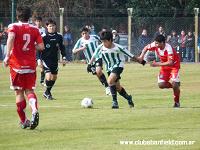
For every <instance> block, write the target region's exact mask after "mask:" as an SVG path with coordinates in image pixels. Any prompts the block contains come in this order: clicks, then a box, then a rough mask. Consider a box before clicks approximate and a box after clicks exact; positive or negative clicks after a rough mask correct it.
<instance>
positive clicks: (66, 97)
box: [0, 64, 200, 150]
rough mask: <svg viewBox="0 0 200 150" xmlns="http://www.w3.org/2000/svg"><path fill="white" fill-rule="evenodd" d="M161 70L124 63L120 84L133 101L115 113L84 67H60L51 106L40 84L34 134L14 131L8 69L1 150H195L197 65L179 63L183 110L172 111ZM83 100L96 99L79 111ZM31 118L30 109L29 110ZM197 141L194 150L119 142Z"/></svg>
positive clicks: (0, 115) (1, 104) (1, 102)
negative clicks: (159, 75)
mask: <svg viewBox="0 0 200 150" xmlns="http://www.w3.org/2000/svg"><path fill="white" fill-rule="evenodd" d="M158 71H159V68H150V67H149V66H145V67H142V66H141V65H139V64H126V66H125V70H124V72H123V74H122V79H121V83H122V85H124V87H125V88H126V90H127V91H128V93H131V94H132V95H133V97H134V101H135V108H134V109H130V108H129V107H128V105H127V103H126V101H125V100H124V99H122V98H121V97H120V96H119V106H120V109H119V110H112V109H111V97H109V96H106V95H105V91H104V89H103V87H102V86H101V85H100V83H99V82H98V81H97V78H96V77H95V76H92V75H90V74H88V73H87V72H86V65H84V64H68V65H66V67H62V66H61V67H60V70H59V75H58V80H57V82H56V85H55V86H54V88H53V90H52V94H53V96H54V97H55V98H56V100H55V101H46V100H44V99H43V97H42V94H43V90H44V89H43V87H41V86H40V85H38V87H37V90H36V93H37V95H38V99H39V105H40V108H39V111H40V124H39V126H38V128H37V129H35V130H33V131H31V130H23V129H21V128H19V126H18V122H19V119H18V116H17V113H16V107H15V97H14V93H13V91H11V90H10V89H9V74H8V69H5V68H2V67H1V69H0V121H1V123H0V150H11V149H13V150H27V149H29V150H48V149H49V150H133V149H134V150H137V149H139V150H144V149H145V150H159V149H162V150H163V149H164V150H168V149H169V150H174V149H175V150H176V149H179V150H199V149H200V64H182V69H181V81H182V82H181V108H180V109H174V108H172V106H173V100H172V99H173V97H172V90H161V89H159V88H158V87H157V73H158ZM84 97H91V98H92V99H93V100H94V108H93V109H83V108H81V107H80V101H81V99H83V98H84ZM27 108H28V109H27V111H26V112H27V114H28V115H29V116H30V109H29V107H27ZM138 140H140V141H142V140H145V141H151V140H152V141H161V140H164V141H168V140H171V141H173V140H174V141H187V142H189V141H195V142H194V144H192V145H136V144H120V141H130V142H131V141H133V142H134V141H138Z"/></svg>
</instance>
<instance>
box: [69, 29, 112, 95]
mask: <svg viewBox="0 0 200 150" xmlns="http://www.w3.org/2000/svg"><path fill="white" fill-rule="evenodd" d="M81 36H82V37H81V38H80V39H79V40H78V41H77V42H76V44H75V46H74V48H73V50H72V51H73V53H77V52H79V51H83V54H84V56H85V58H86V61H87V63H89V61H90V59H91V58H92V55H93V53H94V51H95V49H96V48H97V46H98V45H99V44H100V43H101V41H100V39H99V37H98V36H96V35H89V29H88V28H86V27H83V28H82V29H81ZM102 66H103V63H102V58H100V57H99V58H98V59H96V60H95V61H94V62H93V63H92V64H91V65H90V67H89V68H87V71H88V73H89V72H92V74H93V75H96V76H97V77H98V79H99V80H100V82H101V83H102V84H103V85H104V86H105V90H106V94H107V95H110V88H109V86H108V82H107V80H106V77H105V75H104V73H103V71H102V70H103V68H102Z"/></svg>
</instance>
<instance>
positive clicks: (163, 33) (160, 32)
mask: <svg viewBox="0 0 200 150" xmlns="http://www.w3.org/2000/svg"><path fill="white" fill-rule="evenodd" d="M158 35H163V36H164V37H165V38H167V35H166V33H165V31H164V29H163V27H162V26H160V27H159V28H158V31H157V32H156V33H155V34H154V39H155V38H156V37H157V36H158Z"/></svg>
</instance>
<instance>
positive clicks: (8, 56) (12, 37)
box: [3, 32, 15, 67]
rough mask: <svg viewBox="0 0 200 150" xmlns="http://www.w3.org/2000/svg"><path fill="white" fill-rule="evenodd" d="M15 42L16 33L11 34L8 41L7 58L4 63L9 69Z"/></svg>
mask: <svg viewBox="0 0 200 150" xmlns="http://www.w3.org/2000/svg"><path fill="white" fill-rule="evenodd" d="M14 40H15V33H14V32H9V33H8V39H7V53H6V57H5V59H4V61H3V63H4V66H5V67H7V66H8V64H9V58H10V52H11V50H12V48H13V44H14Z"/></svg>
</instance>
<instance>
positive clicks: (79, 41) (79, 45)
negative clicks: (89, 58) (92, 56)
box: [72, 39, 81, 51]
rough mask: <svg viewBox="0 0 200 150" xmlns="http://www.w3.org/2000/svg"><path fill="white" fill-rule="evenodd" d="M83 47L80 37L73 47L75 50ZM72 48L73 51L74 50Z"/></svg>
mask: <svg viewBox="0 0 200 150" xmlns="http://www.w3.org/2000/svg"><path fill="white" fill-rule="evenodd" d="M80 47H81V39H79V40H78V41H77V42H76V44H75V45H74V48H73V50H75V49H77V48H80ZM73 50H72V51H73Z"/></svg>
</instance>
